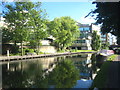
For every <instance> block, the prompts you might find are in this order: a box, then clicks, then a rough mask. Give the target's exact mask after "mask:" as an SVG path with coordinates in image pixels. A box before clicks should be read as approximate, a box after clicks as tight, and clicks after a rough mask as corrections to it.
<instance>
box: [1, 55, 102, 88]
mask: <svg viewBox="0 0 120 90" xmlns="http://www.w3.org/2000/svg"><path fill="white" fill-rule="evenodd" d="M101 64H102V62H101V61H99V60H96V54H80V55H72V56H62V57H49V58H37V59H33V60H32V59H30V60H21V61H12V62H3V63H2V64H0V65H2V87H3V88H90V87H91V86H92V83H93V80H94V78H95V76H96V75H97V72H98V71H99V70H100V67H101Z"/></svg>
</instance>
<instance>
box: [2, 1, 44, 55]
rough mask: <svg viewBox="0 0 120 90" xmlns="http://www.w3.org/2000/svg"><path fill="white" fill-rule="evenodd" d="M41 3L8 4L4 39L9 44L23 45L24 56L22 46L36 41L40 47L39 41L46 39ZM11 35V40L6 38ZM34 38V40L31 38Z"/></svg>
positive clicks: (5, 14)
mask: <svg viewBox="0 0 120 90" xmlns="http://www.w3.org/2000/svg"><path fill="white" fill-rule="evenodd" d="M40 6H41V3H40V2H36V3H33V2H30V1H29V2H14V3H12V4H6V5H5V7H6V10H5V11H4V14H3V17H4V18H5V22H6V23H7V30H6V31H5V30H4V29H3V39H4V40H5V41H6V42H8V41H12V42H20V43H21V55H23V49H22V46H23V45H22V44H23V42H28V41H29V40H30V41H31V40H35V42H36V45H38V46H39V41H40V40H41V39H43V38H46V31H45V29H46V25H45V24H44V21H45V14H44V13H43V11H42V9H41V8H40ZM8 33H9V34H10V35H9V36H10V39H7V38H6V37H5V36H8ZM31 36H32V38H31Z"/></svg>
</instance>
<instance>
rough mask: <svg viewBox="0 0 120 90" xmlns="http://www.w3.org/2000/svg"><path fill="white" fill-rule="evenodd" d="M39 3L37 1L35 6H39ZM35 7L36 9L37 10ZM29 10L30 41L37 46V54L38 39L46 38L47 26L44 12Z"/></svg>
mask: <svg viewBox="0 0 120 90" xmlns="http://www.w3.org/2000/svg"><path fill="white" fill-rule="evenodd" d="M40 6H41V3H37V7H38V8H39V7H40ZM38 8H37V10H38ZM37 10H35V9H33V10H31V11H30V26H31V27H32V28H31V31H32V32H31V33H30V43H31V44H33V45H35V47H37V54H38V53H39V46H40V40H42V39H44V38H46V37H47V36H48V34H47V26H46V19H45V17H46V14H45V13H44V12H43V11H42V9H40V10H38V11H37Z"/></svg>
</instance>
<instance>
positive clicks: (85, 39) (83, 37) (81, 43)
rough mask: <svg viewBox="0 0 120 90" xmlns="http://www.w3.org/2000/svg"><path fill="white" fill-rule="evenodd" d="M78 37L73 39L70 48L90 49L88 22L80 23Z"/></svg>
mask: <svg viewBox="0 0 120 90" xmlns="http://www.w3.org/2000/svg"><path fill="white" fill-rule="evenodd" d="M78 26H79V27H80V28H79V30H80V37H79V38H78V39H77V40H76V41H74V44H73V45H72V46H71V48H72V49H78V50H91V49H92V48H91V27H90V25H89V24H80V23H78Z"/></svg>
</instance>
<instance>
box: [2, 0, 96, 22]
mask: <svg viewBox="0 0 120 90" xmlns="http://www.w3.org/2000/svg"><path fill="white" fill-rule="evenodd" d="M95 8H96V7H95V4H92V2H42V9H45V10H46V12H47V16H48V19H49V20H53V19H54V18H56V17H62V16H70V17H71V18H73V19H74V20H75V21H77V22H80V23H82V24H91V23H94V22H95V20H94V19H93V18H92V17H87V18H84V17H85V16H86V15H87V14H88V13H89V12H90V11H91V10H94V9H95ZM1 9H2V8H1V7H0V11H1Z"/></svg>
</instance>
